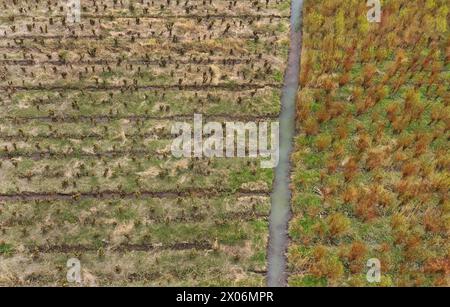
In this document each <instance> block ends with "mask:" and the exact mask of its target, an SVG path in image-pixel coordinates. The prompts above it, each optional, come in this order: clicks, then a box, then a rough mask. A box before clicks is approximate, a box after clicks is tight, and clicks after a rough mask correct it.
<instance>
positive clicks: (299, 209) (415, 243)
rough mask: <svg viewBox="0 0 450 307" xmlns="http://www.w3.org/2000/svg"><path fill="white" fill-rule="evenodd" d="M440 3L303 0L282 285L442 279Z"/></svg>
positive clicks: (444, 152) (444, 34) (444, 146)
mask: <svg viewBox="0 0 450 307" xmlns="http://www.w3.org/2000/svg"><path fill="white" fill-rule="evenodd" d="M448 9H449V7H448V2H447V1H440V0H417V1H406V0H385V1H382V20H381V23H379V24H377V23H374V24H370V23H368V22H367V20H366V13H367V11H368V8H366V3H365V1H353V0H346V1H333V0H324V1H307V2H306V3H305V9H304V16H305V20H304V51H303V58H302V60H303V63H302V75H301V86H302V89H301V91H300V92H299V94H298V100H299V102H298V114H297V118H298V127H299V134H298V137H297V139H296V151H295V153H294V154H293V157H292V158H293V162H294V172H293V189H294V199H293V211H294V217H293V219H292V221H291V223H290V235H291V238H292V243H291V246H290V249H289V252H288V257H289V263H290V284H291V285H301V286H311V285H357V286H360V285H369V283H368V282H367V281H366V272H367V271H368V268H367V267H366V263H367V260H368V259H370V258H379V259H380V261H381V265H382V280H381V284H380V285H386V286H389V285H395V286H404V285H408V286H412V285H414V286H415V285H420V286H438V285H439V286H444V285H446V286H448V285H449V279H448V278H449V276H450V275H449V274H450V258H449V255H450V244H449V237H448V236H449V234H450V227H449V226H450V211H449V210H450V202H449V198H448V191H449V187H450V184H449V183H450V172H449V169H450V168H449V167H450V165H449V161H450V156H449V136H450V135H449V128H450V112H449V91H448V90H449V78H450V74H449V67H450V66H449V58H450V57H449V50H450V45H449V42H450V41H449V37H450V36H449V35H448V26H449V25H448Z"/></svg>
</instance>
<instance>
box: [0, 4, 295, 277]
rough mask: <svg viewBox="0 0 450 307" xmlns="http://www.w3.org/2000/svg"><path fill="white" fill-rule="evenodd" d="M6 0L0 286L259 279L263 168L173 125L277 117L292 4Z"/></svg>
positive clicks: (1, 19)
mask: <svg viewBox="0 0 450 307" xmlns="http://www.w3.org/2000/svg"><path fill="white" fill-rule="evenodd" d="M0 6H1V7H2V11H1V15H0V25H1V26H0V33H1V34H0V35H1V37H0V49H1V59H0V66H1V69H0V71H1V72H0V75H1V80H0V91H1V93H2V95H1V102H0V109H1V114H2V115H1V120H0V142H1V153H0V159H1V164H0V165H1V168H0V181H1V184H0V233H1V235H0V253H1V254H0V256H1V261H0V263H1V264H0V284H2V285H64V284H67V280H66V271H67V269H66V262H67V260H68V259H69V258H73V257H75V258H77V259H79V260H80V262H81V264H82V273H83V276H84V280H83V283H85V284H86V285H91V284H92V285H94V284H95V285H102V286H103V285H256V286H262V285H264V283H265V282H264V280H265V277H264V272H265V270H266V248H267V238H268V220H267V219H268V214H269V210H270V206H269V193H270V187H271V182H272V170H271V169H261V168H259V162H258V161H257V160H254V159H245V158H235V159H186V158H174V157H173V156H172V154H171V151H170V144H171V142H172V140H173V138H174V136H173V135H171V125H172V123H173V122H175V121H187V122H192V120H193V114H194V113H200V114H203V116H204V117H205V118H206V119H208V120H210V119H214V120H222V121H238V120H240V121H255V122H259V121H263V120H271V119H275V118H276V117H277V115H278V113H279V109H280V94H281V90H280V89H281V85H282V80H283V72H284V69H285V62H286V61H285V60H286V57H287V49H288V44H289V41H288V33H289V1H278V0H277V1H275V0H270V1H256V2H255V1H253V2H250V1H234V2H230V1H225V0H220V1H200V0H195V1H192V0H191V1H166V0H156V1H109V0H107V1H81V18H80V21H79V22H75V23H74V22H72V23H71V22H69V19H70V18H67V16H66V11H67V7H66V4H65V2H61V1H34V0H33V1H20V0H18V1H16V0H14V1H9V0H7V1H2V2H1V4H0Z"/></svg>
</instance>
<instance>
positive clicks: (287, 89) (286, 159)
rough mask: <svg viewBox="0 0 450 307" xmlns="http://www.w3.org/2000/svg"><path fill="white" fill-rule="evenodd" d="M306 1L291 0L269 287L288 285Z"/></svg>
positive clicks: (272, 203) (272, 199)
mask: <svg viewBox="0 0 450 307" xmlns="http://www.w3.org/2000/svg"><path fill="white" fill-rule="evenodd" d="M303 1H304V0H292V1H291V17H290V24H291V30H290V47H289V58H288V64H287V68H286V72H285V79H284V86H283V89H282V96H281V113H280V118H279V122H280V161H279V163H278V166H277V167H276V169H275V181H274V186H273V192H272V195H271V212H270V220H269V221H270V222H269V223H270V226H269V227H270V233H269V247H268V272H267V285H268V286H269V287H283V286H287V273H286V251H287V247H288V241H289V236H288V224H289V220H290V218H291V205H290V203H291V191H290V188H289V187H290V175H291V163H290V158H291V153H292V148H293V144H292V143H293V139H294V135H295V113H296V102H297V91H298V87H299V74H300V55H301V50H302V9H303Z"/></svg>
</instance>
